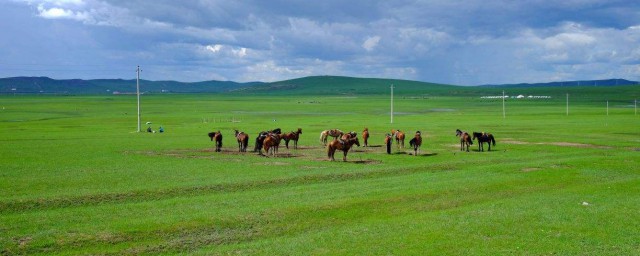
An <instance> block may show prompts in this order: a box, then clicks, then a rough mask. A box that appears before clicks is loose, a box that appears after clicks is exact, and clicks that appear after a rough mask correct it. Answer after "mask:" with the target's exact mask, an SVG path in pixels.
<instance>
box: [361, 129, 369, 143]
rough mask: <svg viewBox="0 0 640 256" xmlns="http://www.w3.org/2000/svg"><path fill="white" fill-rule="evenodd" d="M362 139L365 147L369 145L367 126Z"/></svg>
mask: <svg viewBox="0 0 640 256" xmlns="http://www.w3.org/2000/svg"><path fill="white" fill-rule="evenodd" d="M362 140H364V145H363V147H367V146H369V128H366V127H365V128H364V131H362Z"/></svg>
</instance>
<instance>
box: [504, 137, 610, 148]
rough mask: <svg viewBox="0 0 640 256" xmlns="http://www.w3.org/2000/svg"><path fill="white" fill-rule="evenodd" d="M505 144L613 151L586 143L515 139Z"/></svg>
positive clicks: (506, 140) (505, 141) (505, 140)
mask: <svg viewBox="0 0 640 256" xmlns="http://www.w3.org/2000/svg"><path fill="white" fill-rule="evenodd" d="M500 142H502V143H505V144H514V145H552V146H560V147H575V148H600V149H612V148H613V147H610V146H601V145H594V144H586V143H576V142H535V143H533V142H526V141H519V140H514V139H504V140H502V141H500Z"/></svg>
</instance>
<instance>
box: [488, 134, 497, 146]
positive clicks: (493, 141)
mask: <svg viewBox="0 0 640 256" xmlns="http://www.w3.org/2000/svg"><path fill="white" fill-rule="evenodd" d="M489 138H490V139H491V143H493V145H494V146H495V145H496V139H495V138H493V135H489Z"/></svg>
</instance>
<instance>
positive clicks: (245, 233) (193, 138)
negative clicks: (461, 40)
mask: <svg viewBox="0 0 640 256" xmlns="http://www.w3.org/2000/svg"><path fill="white" fill-rule="evenodd" d="M363 88H364V87H363ZM622 88H623V89H624V90H625V91H622V92H612V91H611V90H612V89H611V88H588V89H585V88H582V90H578V89H572V90H575V91H572V92H570V101H569V103H570V107H569V113H568V115H567V111H566V97H565V92H566V91H565V90H563V91H560V90H553V89H548V90H549V91H546V90H545V89H540V88H536V89H522V91H525V92H526V93H535V95H551V96H553V97H552V98H551V99H508V100H506V102H505V107H506V108H505V109H506V111H505V116H504V117H503V109H502V100H501V99H481V98H480V96H483V95H498V94H497V93H501V91H502V90H503V89H501V88H491V89H485V90H481V89H478V88H468V89H456V91H455V92H452V91H451V89H450V88H445V89H442V91H441V93H428V92H414V93H406V92H402V85H400V86H399V89H397V91H396V97H395V99H394V116H393V123H390V118H391V117H390V99H389V95H387V94H384V93H372V94H367V93H357V91H356V92H355V93H347V94H340V95H330V94H321V95H313V96H312V95H311V94H304V93H301V94H298V95H293V94H291V95H290V93H289V92H287V93H282V94H278V93H275V94H268V93H266V94H262V93H255V94H250V95H241V94H240V93H232V94H169V95H158V94H155V95H154V94H151V95H143V96H142V107H141V109H142V111H141V113H142V130H143V132H136V128H137V117H136V99H135V96H132V95H119V96H113V95H103V96H95V95H94V96H91V95H84V96H37V95H26V96H25V95H3V96H0V141H1V143H2V146H1V147H0V159H1V161H0V253H1V254H3V255H22V254H30V255H76V254H90V255H94V254H100V255H138V254H153V255H157V254H194V255H212V254H213V255H217V254H237V255H352V254H356V255H407V254H408V255H547V254H557V255H638V254H640V240H638V237H640V229H639V228H638V227H639V226H640V167H639V163H640V115H636V114H635V109H634V97H636V95H637V91H638V89H637V86H634V87H622ZM387 89H388V88H385V90H384V91H385V92H386V91H387ZM439 90H440V89H439ZM509 90H510V91H511V93H512V94H513V93H515V92H516V91H517V90H515V89H509ZM607 100H609V108H608V109H607V105H606V101H607ZM146 122H151V124H149V125H147V124H146ZM147 126H151V127H152V129H154V130H158V127H159V126H162V127H164V129H165V132H164V133H147V132H144V130H146V128H147ZM365 127H368V128H369V130H370V132H371V138H370V141H369V144H370V145H371V147H356V148H354V149H353V150H352V151H350V152H349V155H348V159H347V162H342V161H340V160H341V159H342V155H341V154H340V152H338V153H337V155H336V159H337V160H338V161H335V162H331V161H328V160H327V156H326V149H325V148H324V147H323V146H322V144H321V143H320V142H319V134H320V132H321V131H322V130H325V129H334V128H339V129H341V130H343V131H356V132H358V136H359V137H360V133H361V132H362V130H363V129H364V128H365ZM274 128H281V129H282V130H283V131H293V130H295V129H297V128H302V131H303V133H302V134H301V138H300V141H299V148H298V149H293V148H290V149H286V148H285V147H284V142H283V145H282V146H281V147H280V150H279V154H278V155H276V156H275V157H265V156H259V155H258V154H256V153H253V152H246V153H239V152H237V151H238V148H237V144H236V142H235V139H234V137H233V130H234V129H238V130H241V131H244V132H247V133H248V134H249V135H250V143H249V148H250V149H253V146H254V139H255V136H256V134H257V133H258V132H260V131H263V130H270V129H274ZM391 129H400V130H402V131H405V132H406V133H407V134H408V135H412V134H413V133H414V132H415V131H418V130H419V131H421V132H422V135H423V138H424V140H423V145H422V147H421V152H420V153H419V154H418V155H413V154H412V150H410V149H409V145H408V144H409V143H408V139H407V141H406V142H405V146H406V148H404V149H401V148H400V149H399V148H397V145H396V144H394V145H393V152H392V154H386V152H385V150H384V147H383V139H384V134H385V133H388V132H390V130H391ZM456 129H461V130H464V131H468V132H472V131H478V132H490V133H492V134H493V135H494V136H495V137H496V140H497V144H496V146H492V150H491V151H487V147H486V145H485V152H478V151H477V143H476V142H474V145H472V147H471V152H461V151H460V150H459V140H458V138H457V137H456V136H455V130H456ZM216 130H220V131H221V132H222V133H223V136H224V141H223V151H222V152H214V150H213V149H214V145H213V143H212V142H211V141H210V140H209V138H208V137H207V133H208V132H210V131H216ZM360 142H361V143H362V139H360ZM290 146H291V145H290Z"/></svg>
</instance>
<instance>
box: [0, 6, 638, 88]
mask: <svg viewBox="0 0 640 256" xmlns="http://www.w3.org/2000/svg"><path fill="white" fill-rule="evenodd" d="M639 16H640V2H635V1H616V0H614V1H604V0H568V1H561V2H557V1H544V0H530V1H506V0H495V1H492V0H489V1H444V0H442V1H419V0H418V1H416V0H402V1H364V0H356V1H349V2H344V1H336V0H329V1H312V2H308V1H305V2H300V1H287V0H276V1H259V0H253V1H214V0H211V1H180V2H176V1H170V0H157V1H125V0H108V1H107V0H105V1H100V0H75V1H55V0H47V1H44V0H10V1H5V2H2V3H0V19H1V21H2V22H0V29H1V31H0V33H3V35H2V36H1V37H0V46H2V47H0V55H2V56H3V58H4V60H0V65H3V68H2V69H0V76H15V75H48V76H53V77H58V78H98V77H104V78H109V77H121V78H122V77H124V78H126V77H130V76H132V72H130V70H129V69H131V67H135V66H136V65H145V66H147V67H148V68H146V69H145V70H146V71H145V75H147V76H148V77H147V78H148V79H157V80H160V79H173V80H181V81H199V80H204V79H224V80H237V81H254V80H262V81H271V80H280V79H288V78H294V77H299V76H305V75H325V74H329V75H331V74H335V75H349V76H372V77H391V78H403V79H416V80H422V81H432V82H441V83H454V84H464V85H469V84H485V83H515V82H539V81H550V80H555V79H568V80H572V79H596V78H609V77H604V76H612V77H620V78H627V79H634V80H635V79H637V77H638V76H640V70H638V68H633V65H637V64H639V62H640V46H638V45H637V42H638V40H639V39H640V22H638V20H640V17H639Z"/></svg>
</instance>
